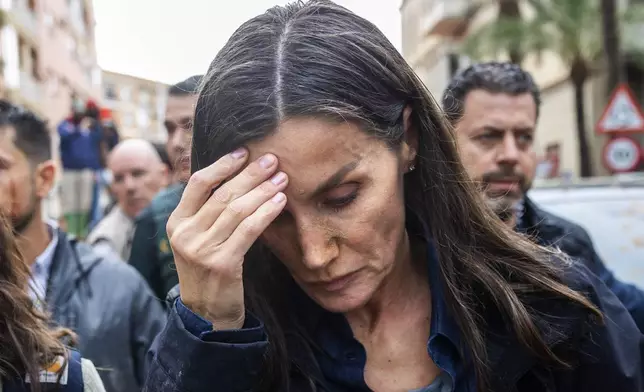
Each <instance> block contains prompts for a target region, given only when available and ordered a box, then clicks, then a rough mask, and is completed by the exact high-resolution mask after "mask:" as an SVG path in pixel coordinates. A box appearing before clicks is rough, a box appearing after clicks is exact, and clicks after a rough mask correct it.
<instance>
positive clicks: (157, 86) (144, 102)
mask: <svg viewBox="0 0 644 392" xmlns="http://www.w3.org/2000/svg"><path fill="white" fill-rule="evenodd" d="M102 80H103V89H102V102H103V105H104V106H105V107H108V108H110V109H111V110H112V114H113V116H114V120H115V122H116V125H117V127H118V129H119V133H120V135H121V137H122V138H143V139H147V140H150V141H153V142H161V141H164V140H165V138H166V131H165V127H164V124H163V118H164V113H165V104H166V100H167V91H168V86H167V85H166V84H163V83H161V82H156V81H152V80H147V79H142V78H137V77H134V76H130V75H124V74H120V73H116V72H108V71H103V76H102Z"/></svg>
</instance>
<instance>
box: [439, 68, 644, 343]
mask: <svg viewBox="0 0 644 392" xmlns="http://www.w3.org/2000/svg"><path fill="white" fill-rule="evenodd" d="M540 103H541V101H540V92H539V88H538V87H537V86H536V84H535V82H534V80H533V79H532V77H531V76H530V74H529V73H527V72H525V71H524V70H522V69H521V68H520V67H519V66H518V65H516V64H511V63H498V62H491V63H482V64H475V65H473V66H471V67H469V68H467V69H466V70H464V71H463V72H461V73H460V74H458V75H456V76H455V77H454V79H453V80H452V81H451V82H450V84H449V86H448V87H447V90H446V91H445V93H444V94H443V108H444V110H445V112H446V114H447V117H448V119H449V120H450V121H451V122H452V124H453V125H454V127H455V130H456V139H457V143H458V147H459V150H460V154H461V159H462V161H463V164H464V166H465V169H466V170H467V172H468V174H469V175H470V177H471V178H472V179H473V180H474V181H476V182H477V183H478V184H479V185H480V187H481V191H482V193H483V196H484V199H485V200H486V202H487V203H488V204H489V205H490V207H491V208H492V209H493V210H494V211H495V212H496V214H497V215H498V216H499V217H500V218H501V219H502V220H503V221H505V222H507V224H508V225H511V226H513V227H515V228H516V229H517V230H518V231H521V232H524V233H527V234H528V235H530V236H531V237H532V238H535V239H536V241H538V242H539V243H540V244H542V245H552V246H557V247H559V248H560V249H561V250H563V251H564V252H565V253H567V254H568V255H570V256H572V257H573V258H575V259H577V260H580V261H581V262H583V263H585V264H586V265H587V266H588V267H589V268H590V269H591V270H592V271H593V272H594V273H595V274H596V275H597V276H599V277H600V278H601V279H602V280H604V282H605V283H606V285H607V286H608V287H610V288H611V290H612V291H613V292H614V293H615V294H616V296H617V297H618V298H619V299H620V300H621V301H622V302H623V303H624V305H625V307H626V308H627V309H628V310H629V311H630V313H631V315H632V316H633V318H634V320H635V322H636V323H637V324H638V326H639V328H640V330H641V331H644V292H643V291H642V290H640V289H638V288H637V287H635V286H633V285H630V284H626V283H623V282H621V281H619V280H617V279H616V278H615V276H614V275H613V274H612V273H611V272H610V271H609V270H608V269H607V268H606V266H605V265H604V263H603V262H602V260H601V259H600V257H599V255H598V254H597V252H596V251H595V249H594V248H593V244H592V241H591V239H590V236H589V235H588V233H587V232H586V231H585V230H584V229H583V228H581V227H580V226H578V225H576V224H574V223H572V222H569V221H566V220H564V219H562V218H560V217H558V216H555V215H552V214H550V213H548V212H546V211H543V210H541V209H540V208H539V207H538V206H536V205H535V204H534V203H533V202H532V201H531V200H530V198H529V197H527V195H526V193H527V191H528V190H529V189H530V187H531V185H532V181H533V179H534V177H535V172H536V167H537V155H536V153H535V151H534V148H533V140H534V134H535V131H536V127H537V118H538V116H539V106H540Z"/></svg>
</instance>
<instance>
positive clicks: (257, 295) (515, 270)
mask: <svg viewBox="0 0 644 392" xmlns="http://www.w3.org/2000/svg"><path fill="white" fill-rule="evenodd" d="M192 171H193V175H192V177H191V179H190V181H189V183H188V185H187V187H186V189H185V192H184V194H183V197H182V199H181V202H180V204H179V206H178V207H177V209H176V210H175V211H174V213H173V214H172V216H171V217H170V220H169V222H168V227H167V228H168V234H169V236H170V241H171V244H172V248H173V252H174V257H175V263H176V267H177V271H178V274H179V282H180V283H179V286H180V298H179V299H177V300H176V301H175V302H174V305H173V306H172V308H171V313H170V319H169V323H168V325H167V326H166V329H165V330H164V332H163V333H162V334H161V335H160V337H159V339H158V341H157V346H156V347H155V349H154V350H153V354H154V355H153V358H154V359H153V364H152V369H151V371H150V373H149V375H148V380H147V390H148V391H155V392H159V391H193V392H194V391H211V390H217V391H220V392H227V391H313V390H317V391H366V390H370V389H372V390H377V391H476V390H478V391H492V390H494V391H608V390H614V391H618V390H619V391H637V390H642V389H641V388H642V380H641V360H640V355H641V351H642V337H641V335H640V333H639V330H638V329H637V327H636V326H635V324H634V322H633V320H632V319H631V318H630V315H629V314H628V313H627V312H626V310H625V309H624V308H623V307H622V305H621V304H620V303H619V301H617V300H616V299H615V297H614V296H613V294H612V293H611V292H610V291H609V290H608V289H607V288H606V287H605V286H604V285H603V284H602V283H601V282H600V281H599V280H598V279H597V278H596V277H594V276H593V275H591V274H590V273H589V272H587V270H585V269H584V267H583V266H581V265H577V264H576V263H574V262H572V261H570V260H568V259H566V258H565V256H564V255H563V254H561V253H560V252H558V251H556V250H553V249H549V248H544V247H540V246H537V245H533V244H532V243H531V242H530V241H528V240H527V239H526V238H524V237H522V236H520V235H518V234H515V233H514V232H512V231H511V230H509V229H508V228H507V227H505V225H504V224H503V223H502V222H501V221H500V220H498V219H497V218H496V217H495V216H493V214H492V212H491V211H489V210H488V209H487V207H485V205H484V203H482V201H481V200H479V198H480V196H479V195H478V193H477V191H476V190H475V187H474V185H473V184H471V182H470V181H469V180H468V179H467V178H466V176H465V174H464V170H463V167H462V165H461V163H460V161H459V157H458V156H457V152H456V148H455V145H454V138H453V135H452V132H451V129H450V128H449V126H448V125H447V124H446V122H445V120H444V118H443V114H442V112H441V111H440V110H439V109H438V107H437V105H436V104H435V102H434V100H433V99H432V97H431V95H430V94H429V92H428V91H427V90H426V89H425V87H424V86H423V84H422V83H421V81H420V80H419V79H418V78H417V76H416V75H415V74H414V72H413V71H412V70H411V68H410V67H409V66H408V65H407V64H406V62H405V61H404V60H403V58H402V57H401V55H400V54H399V53H398V52H397V51H396V49H395V48H394V47H393V46H392V44H391V43H390V42H389V41H388V40H387V39H386V38H385V37H384V36H383V34H382V33H381V32H380V31H378V29H377V28H376V27H375V26H374V25H373V24H371V23H369V22H367V21H366V20H364V19H362V18H360V17H358V16H356V15H354V14H353V13H351V12H350V11H348V10H346V9H344V8H342V7H339V6H337V5H335V4H333V3H332V2H330V1H325V0H313V1H310V2H307V3H302V2H300V3H296V4H293V5H288V6H285V7H275V8H272V9H270V10H268V11H267V12H266V13H265V14H263V15H260V16H257V17H255V18H253V19H251V20H249V21H248V22H246V23H244V24H243V25H242V26H241V27H240V28H239V29H238V30H237V31H236V32H235V33H234V34H233V36H232V37H231V38H230V40H229V41H228V43H227V44H226V45H225V46H224V48H223V49H222V50H221V51H220V52H219V53H218V54H217V56H216V57H215V59H214V61H213V62H212V64H211V65H210V69H209V70H208V74H207V76H206V78H205V81H204V83H203V85H202V87H201V91H200V94H199V98H198V102H197V105H196V109H195V120H194V135H193V150H192Z"/></svg>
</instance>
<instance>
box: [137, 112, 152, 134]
mask: <svg viewBox="0 0 644 392" xmlns="http://www.w3.org/2000/svg"><path fill="white" fill-rule="evenodd" d="M136 125H137V126H138V127H139V128H141V129H146V128H148V127H149V126H150V115H149V114H148V112H147V110H145V109H139V110H137V111H136Z"/></svg>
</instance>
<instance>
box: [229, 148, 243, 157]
mask: <svg viewBox="0 0 644 392" xmlns="http://www.w3.org/2000/svg"><path fill="white" fill-rule="evenodd" d="M230 156H232V157H233V158H235V159H240V158H243V157H244V156H246V149H245V148H243V147H242V148H238V149H237V150H235V151H233V152H232V153H230Z"/></svg>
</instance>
